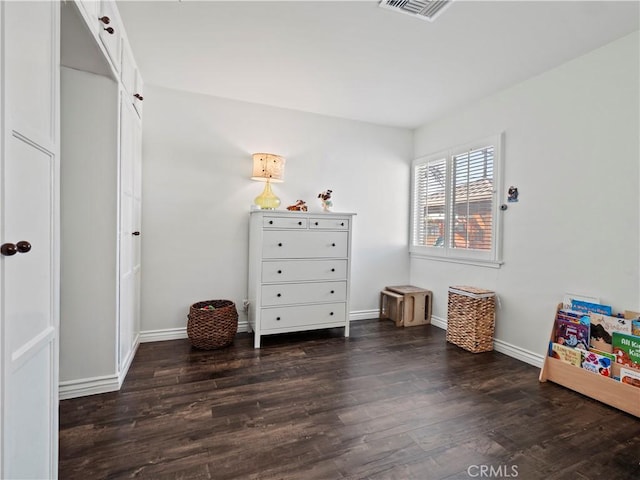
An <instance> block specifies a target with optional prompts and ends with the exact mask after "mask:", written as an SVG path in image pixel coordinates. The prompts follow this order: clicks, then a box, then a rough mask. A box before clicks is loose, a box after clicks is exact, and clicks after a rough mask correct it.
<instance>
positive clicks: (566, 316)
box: [556, 308, 591, 325]
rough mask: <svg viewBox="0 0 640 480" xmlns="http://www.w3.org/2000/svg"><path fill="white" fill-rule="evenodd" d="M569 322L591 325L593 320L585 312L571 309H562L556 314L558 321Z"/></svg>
mask: <svg viewBox="0 0 640 480" xmlns="http://www.w3.org/2000/svg"><path fill="white" fill-rule="evenodd" d="M558 318H559V319H562V320H568V321H570V322H575V323H582V324H583V325H589V324H590V323H591V320H590V318H589V315H588V314H586V313H584V312H578V311H577V310H571V309H569V308H561V309H560V310H558V312H557V313H556V319H558Z"/></svg>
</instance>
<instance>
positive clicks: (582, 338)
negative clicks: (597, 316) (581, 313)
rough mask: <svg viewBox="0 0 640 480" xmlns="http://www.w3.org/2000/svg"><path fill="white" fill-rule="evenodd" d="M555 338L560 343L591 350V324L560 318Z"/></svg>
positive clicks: (557, 322) (557, 321)
mask: <svg viewBox="0 0 640 480" xmlns="http://www.w3.org/2000/svg"><path fill="white" fill-rule="evenodd" d="M554 340H555V343H559V344H560V345H565V346H567V347H571V348H578V349H580V350H589V325H584V324H582V323H575V322H574V321H572V320H563V319H561V318H558V319H557V320H556V331H555V336H554Z"/></svg>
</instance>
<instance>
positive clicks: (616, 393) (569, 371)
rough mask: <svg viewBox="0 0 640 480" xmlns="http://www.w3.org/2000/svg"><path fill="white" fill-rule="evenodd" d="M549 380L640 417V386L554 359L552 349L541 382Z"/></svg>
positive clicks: (547, 357)
mask: <svg viewBox="0 0 640 480" xmlns="http://www.w3.org/2000/svg"><path fill="white" fill-rule="evenodd" d="M558 308H560V307H558ZM553 323H554V326H553V327H552V328H551V334H550V335H549V340H550V341H553V334H554V330H555V320H554V322H553ZM547 380H548V381H550V382H553V383H557V384H558V385H562V386H563V387H566V388H569V389H571V390H574V391H576V392H578V393H581V394H583V395H586V396H587V397H591V398H593V399H595V400H598V401H600V402H602V403H606V404H607V405H611V406H612V407H615V408H617V409H619V410H622V411H624V412H627V413H629V414H631V415H634V416H636V417H638V418H640V388H638V387H632V386H631V385H627V384H625V383H621V382H617V381H615V380H613V379H611V378H607V377H603V376H601V375H596V374H594V373H592V372H589V371H587V370H583V369H582V368H579V367H576V366H574V365H570V364H568V363H565V362H563V361H562V360H558V359H557V358H552V357H550V356H549V354H548V352H547V353H546V354H545V359H544V363H543V364H542V369H541V370H540V381H541V382H546V381H547Z"/></svg>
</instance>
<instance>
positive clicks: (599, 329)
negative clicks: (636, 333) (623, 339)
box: [589, 313, 631, 353]
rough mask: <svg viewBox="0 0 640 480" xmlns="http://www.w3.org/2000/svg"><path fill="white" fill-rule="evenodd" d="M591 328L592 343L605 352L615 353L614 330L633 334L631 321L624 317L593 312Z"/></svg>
mask: <svg viewBox="0 0 640 480" xmlns="http://www.w3.org/2000/svg"><path fill="white" fill-rule="evenodd" d="M589 317H590V318H591V328H590V336H591V338H590V344H591V346H592V347H593V348H596V349H598V350H602V351H603V352H608V353H613V345H612V338H613V337H612V336H613V333H614V332H619V333H625V334H629V335H630V334H631V321H630V320H625V319H624V318H618V317H611V316H608V315H602V314H599V313H592V314H591V315H589Z"/></svg>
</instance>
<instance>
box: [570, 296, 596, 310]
mask: <svg viewBox="0 0 640 480" xmlns="http://www.w3.org/2000/svg"><path fill="white" fill-rule="evenodd" d="M574 300H582V301H583V302H589V303H600V298H599V297H591V296H586V295H580V294H578V293H565V294H564V297H562V306H563V307H564V308H571V302H573V301H574Z"/></svg>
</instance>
